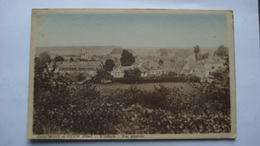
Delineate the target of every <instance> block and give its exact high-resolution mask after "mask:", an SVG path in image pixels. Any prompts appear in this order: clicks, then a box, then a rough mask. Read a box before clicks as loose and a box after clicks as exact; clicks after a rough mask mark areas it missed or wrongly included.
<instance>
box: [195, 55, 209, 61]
mask: <svg viewBox="0 0 260 146" xmlns="http://www.w3.org/2000/svg"><path fill="white" fill-rule="evenodd" d="M208 57H209V53H205V54H197V60H203V59H207V58H208Z"/></svg>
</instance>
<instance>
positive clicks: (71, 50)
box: [36, 46, 217, 58]
mask: <svg viewBox="0 0 260 146" xmlns="http://www.w3.org/2000/svg"><path fill="white" fill-rule="evenodd" d="M123 49H126V50H129V51H130V52H132V53H134V54H136V55H140V56H161V50H163V51H166V52H167V54H168V55H169V56H176V57H181V58H186V57H188V56H191V55H194V52H193V49H191V48H154V47H121V46H55V47H36V56H39V54H40V53H42V52H44V51H48V52H50V54H51V55H69V54H70V55H71V54H80V53H88V54H90V55H107V54H121V52H122V50H123ZM216 50H217V48H216V49H210V48H207V49H201V53H214V51H216Z"/></svg>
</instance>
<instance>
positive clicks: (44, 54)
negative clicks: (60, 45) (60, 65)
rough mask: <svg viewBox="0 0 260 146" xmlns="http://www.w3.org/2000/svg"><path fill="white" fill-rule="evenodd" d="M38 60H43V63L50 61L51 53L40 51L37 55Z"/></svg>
mask: <svg viewBox="0 0 260 146" xmlns="http://www.w3.org/2000/svg"><path fill="white" fill-rule="evenodd" d="M39 60H40V61H41V62H44V63H46V62H49V61H51V55H50V53H49V52H48V51H44V52H42V53H41V54H40V55H39Z"/></svg>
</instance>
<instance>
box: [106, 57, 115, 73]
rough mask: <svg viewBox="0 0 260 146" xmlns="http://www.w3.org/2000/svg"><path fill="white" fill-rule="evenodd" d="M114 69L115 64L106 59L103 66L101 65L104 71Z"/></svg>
mask: <svg viewBox="0 0 260 146" xmlns="http://www.w3.org/2000/svg"><path fill="white" fill-rule="evenodd" d="M114 67H115V63H114V61H113V60H112V59H107V60H106V62H105V64H104V65H103V68H104V69H105V70H106V71H112V70H113V68H114Z"/></svg>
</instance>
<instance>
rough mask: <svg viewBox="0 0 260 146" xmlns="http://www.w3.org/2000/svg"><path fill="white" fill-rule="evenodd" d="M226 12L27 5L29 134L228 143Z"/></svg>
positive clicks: (232, 116)
mask: <svg viewBox="0 0 260 146" xmlns="http://www.w3.org/2000/svg"><path fill="white" fill-rule="evenodd" d="M233 33H234V30H233V12H232V11H229V10H169V9H168V10H167V9H165V10H162V9H160V10H159V9H145V10H143V9H33V10H32V22H31V48H30V77H29V83H30V84H29V100H28V127H27V137H28V138H29V139H57V140H58V139H75V140H77V139H78V140H139V139H140V140H153V139H234V138H235V137H236V99H235V98H236V97H235V96H236V95H235V62H234V60H235V59H234V37H233V35H234V34H233Z"/></svg>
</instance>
